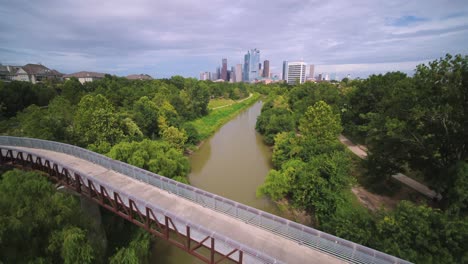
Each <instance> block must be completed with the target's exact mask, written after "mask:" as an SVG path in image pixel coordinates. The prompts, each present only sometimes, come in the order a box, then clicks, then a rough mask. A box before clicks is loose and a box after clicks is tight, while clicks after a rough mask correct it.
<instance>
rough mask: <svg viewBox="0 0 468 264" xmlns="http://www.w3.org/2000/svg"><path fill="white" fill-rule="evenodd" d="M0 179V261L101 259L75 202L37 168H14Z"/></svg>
mask: <svg viewBox="0 0 468 264" xmlns="http://www.w3.org/2000/svg"><path fill="white" fill-rule="evenodd" d="M0 179H1V180H0V242H1V243H0V262H4V263H32V262H34V261H39V262H42V263H59V262H62V263H63V262H65V263H77V262H79V263H91V262H94V261H97V262H99V261H100V260H99V259H97V258H96V256H98V255H103V254H102V253H103V252H102V250H103V249H102V248H101V247H100V246H99V244H98V243H97V241H94V240H91V239H90V237H89V236H88V235H87V233H88V232H89V230H91V229H92V228H93V227H92V226H91V223H90V222H88V221H86V220H85V217H84V215H83V213H82V211H81V209H80V204H79V202H78V200H76V199H75V198H74V197H73V196H70V195H67V194H64V193H60V192H57V191H56V190H55V187H54V185H52V184H51V183H49V182H47V179H46V177H44V176H43V175H41V174H39V173H37V172H23V171H19V170H13V171H8V172H6V173H4V174H3V175H2V177H1V178H0ZM98 239H102V238H98Z"/></svg>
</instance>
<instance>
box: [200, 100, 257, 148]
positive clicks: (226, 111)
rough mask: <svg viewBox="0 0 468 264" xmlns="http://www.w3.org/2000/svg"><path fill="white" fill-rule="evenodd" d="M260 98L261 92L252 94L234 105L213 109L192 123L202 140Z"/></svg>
mask: <svg viewBox="0 0 468 264" xmlns="http://www.w3.org/2000/svg"><path fill="white" fill-rule="evenodd" d="M259 98H260V95H259V94H254V95H252V97H251V98H249V99H247V100H245V101H242V102H240V103H235V104H233V105H230V106H227V107H223V108H218V109H215V110H211V112H210V113H209V114H208V115H207V116H204V117H202V118H199V119H196V120H194V121H192V122H191V123H192V124H193V125H194V126H195V128H196V129H197V131H198V133H199V135H200V140H205V139H206V138H208V137H209V136H211V135H213V134H214V133H215V132H216V131H217V130H218V129H219V128H220V127H222V126H223V125H224V124H226V123H227V122H228V121H229V120H231V119H232V118H234V117H235V116H236V115H237V114H239V112H240V111H242V110H244V109H246V108H247V107H249V106H251V105H253V104H254V103H255V102H256V101H257V100H258V99H259Z"/></svg>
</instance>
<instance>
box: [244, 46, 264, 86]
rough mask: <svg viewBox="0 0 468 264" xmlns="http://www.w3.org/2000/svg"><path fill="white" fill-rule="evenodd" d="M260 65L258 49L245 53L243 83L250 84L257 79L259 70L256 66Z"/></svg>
mask: <svg viewBox="0 0 468 264" xmlns="http://www.w3.org/2000/svg"><path fill="white" fill-rule="evenodd" d="M259 63H260V51H259V50H258V49H252V50H250V51H248V52H247V54H245V56H244V74H243V75H244V76H243V78H242V79H243V81H244V82H252V81H255V79H258V77H259V75H258V72H259V69H258V65H259Z"/></svg>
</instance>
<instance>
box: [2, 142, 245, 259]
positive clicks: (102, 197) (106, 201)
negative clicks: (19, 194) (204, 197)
mask: <svg viewBox="0 0 468 264" xmlns="http://www.w3.org/2000/svg"><path fill="white" fill-rule="evenodd" d="M14 152H16V155H15V154H14ZM6 164H12V165H14V166H15V167H19V168H21V169H32V170H38V171H42V172H45V173H46V174H47V175H48V178H49V179H50V180H51V181H52V182H54V183H59V184H61V185H63V186H65V187H67V188H69V189H71V190H73V191H75V192H77V193H79V194H81V195H84V196H86V197H88V198H90V199H92V200H93V201H95V202H96V203H98V204H99V205H100V206H102V207H104V208H106V209H107V210H109V211H111V212H113V213H115V214H116V215H118V216H120V217H122V218H124V219H126V220H128V221H130V222H132V223H133V224H135V225H137V226H139V227H141V228H144V229H145V230H146V231H148V232H149V233H151V234H152V235H154V236H156V237H159V238H162V239H164V240H166V241H168V242H170V243H171V244H172V245H174V246H176V247H178V248H180V249H182V250H184V251H186V252H188V253H189V254H191V255H193V256H195V257H197V258H198V259H200V260H202V261H203V262H205V263H209V264H215V263H221V262H223V261H229V262H230V263H243V251H242V250H241V249H233V250H232V251H230V252H229V253H227V254H223V253H222V252H219V251H217V250H216V248H215V243H216V240H215V238H214V237H212V236H206V237H205V238H204V239H203V240H201V241H196V240H194V239H193V238H192V237H191V236H190V230H191V227H190V226H189V225H186V226H185V229H186V230H185V234H184V233H182V232H180V231H179V230H178V228H177V226H176V225H175V224H174V221H173V219H172V218H171V217H170V216H167V215H165V216H164V221H159V220H158V218H157V217H156V214H155V213H154V212H153V209H151V208H149V207H146V208H145V210H144V212H141V211H140V209H139V208H138V206H137V205H136V203H135V201H133V200H132V199H130V198H128V205H126V204H125V203H124V201H123V200H122V198H121V197H120V195H119V194H118V193H117V192H116V191H115V190H114V191H113V195H110V194H109V191H108V190H107V189H106V187H105V186H102V185H100V184H99V183H95V182H94V181H92V180H91V179H89V178H88V179H84V178H83V177H82V176H81V175H79V174H78V173H73V175H72V174H71V173H70V172H69V170H68V169H66V168H64V167H62V168H61V169H60V167H61V166H60V165H58V164H56V163H54V162H53V161H50V160H48V159H46V158H41V157H38V156H34V155H32V154H30V153H24V152H22V151H21V150H15V151H13V150H11V149H7V148H1V147H0V165H6ZM84 180H86V183H85V182H84ZM207 241H208V242H209V243H208V245H207V243H206V242H207ZM236 252H238V255H237V257H236V258H235V259H234V258H233V255H234V254H235V253H236Z"/></svg>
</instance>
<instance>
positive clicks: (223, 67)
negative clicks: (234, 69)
mask: <svg viewBox="0 0 468 264" xmlns="http://www.w3.org/2000/svg"><path fill="white" fill-rule="evenodd" d="M227 71H228V70H227V59H223V60H222V65H221V78H220V79H223V80H225V81H228V80H229V79H228V74H227Z"/></svg>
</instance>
